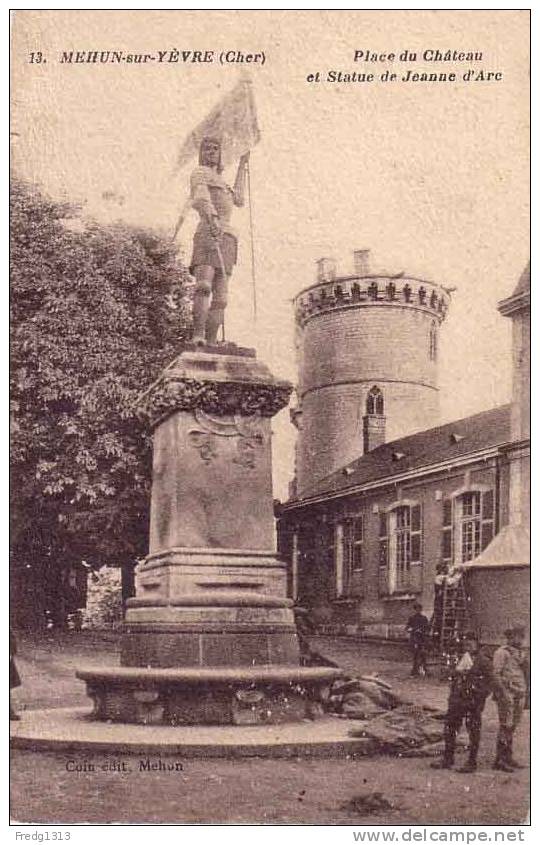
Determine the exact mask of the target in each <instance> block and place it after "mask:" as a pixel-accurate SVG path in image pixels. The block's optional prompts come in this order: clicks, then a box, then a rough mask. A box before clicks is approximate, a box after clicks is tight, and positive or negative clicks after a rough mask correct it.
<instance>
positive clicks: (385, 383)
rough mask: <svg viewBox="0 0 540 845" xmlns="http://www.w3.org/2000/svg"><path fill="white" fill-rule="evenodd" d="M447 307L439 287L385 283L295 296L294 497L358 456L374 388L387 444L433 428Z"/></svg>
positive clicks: (343, 283)
mask: <svg viewBox="0 0 540 845" xmlns="http://www.w3.org/2000/svg"><path fill="white" fill-rule="evenodd" d="M375 288H376V290H375ZM336 290H337V291H339V295H336ZM448 300H449V297H448V295H447V294H446V293H445V292H444V291H443V289H442V288H440V287H439V286H436V285H432V284H430V283H428V282H422V281H420V280H416V279H402V280H400V282H399V285H398V284H396V283H394V282H393V281H392V280H391V279H389V278H386V277H385V278H382V277H377V278H375V277H369V278H364V279H337V280H336V281H335V283H333V284H325V285H321V284H317V285H314V286H313V287H312V288H309V289H308V290H307V291H304V292H302V293H301V294H299V296H298V297H297V300H296V321H297V327H298V341H297V342H298V346H299V355H298V361H299V365H300V370H299V381H298V397H299V405H300V409H301V412H302V414H301V424H300V428H299V435H298V447H297V490H298V493H299V494H302V492H303V491H305V490H308V489H309V488H310V487H311V486H312V485H313V484H314V483H315V482H317V481H318V480H319V479H321V478H324V477H325V476H327V475H329V474H330V473H332V472H334V471H335V470H336V469H339V468H341V467H343V466H344V465H346V464H347V463H348V462H350V461H352V460H354V459H355V458H358V457H359V456H360V455H361V454H362V453H363V436H362V418H363V416H364V414H365V407H366V398H367V394H368V392H369V390H370V389H371V388H372V387H373V386H374V385H376V386H377V387H378V388H379V389H380V390H382V392H383V396H384V415H385V417H386V440H387V441H389V440H394V439H396V438H398V437H401V436H404V435H407V434H413V433H414V432H416V431H420V430H423V429H425V428H429V427H431V426H434V425H436V424H437V422H438V416H439V397H438V376H437V344H438V331H439V326H440V323H441V321H442V320H443V319H444V316H445V314H446V311H447V308H448Z"/></svg>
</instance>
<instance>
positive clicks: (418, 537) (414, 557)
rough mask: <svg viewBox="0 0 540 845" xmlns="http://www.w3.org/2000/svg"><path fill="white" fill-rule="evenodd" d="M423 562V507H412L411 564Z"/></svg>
mask: <svg viewBox="0 0 540 845" xmlns="http://www.w3.org/2000/svg"><path fill="white" fill-rule="evenodd" d="M421 560H422V505H413V506H412V507H411V563H419V562H420V561H421Z"/></svg>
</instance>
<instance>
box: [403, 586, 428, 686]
mask: <svg viewBox="0 0 540 845" xmlns="http://www.w3.org/2000/svg"><path fill="white" fill-rule="evenodd" d="M413 610H414V613H413V615H412V616H410V617H409V621H408V622H407V633H408V634H409V639H410V643H411V651H412V657H413V665H412V671H411V676H412V677H413V678H415V677H418V675H419V674H420V672H422V673H423V674H424V675H427V674H428V671H427V650H428V644H429V620H428V618H427V616H424V614H423V613H422V605H421V604H418V603H416V604H414V605H413Z"/></svg>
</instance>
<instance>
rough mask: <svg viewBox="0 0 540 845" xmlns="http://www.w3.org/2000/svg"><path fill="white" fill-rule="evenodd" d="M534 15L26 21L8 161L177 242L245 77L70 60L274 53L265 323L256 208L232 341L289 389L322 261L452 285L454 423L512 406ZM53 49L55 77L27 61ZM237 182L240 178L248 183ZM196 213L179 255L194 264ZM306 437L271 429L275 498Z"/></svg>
mask: <svg viewBox="0 0 540 845" xmlns="http://www.w3.org/2000/svg"><path fill="white" fill-rule="evenodd" d="M528 27H529V16H528V13H527V11H521V12H519V11H489V12H488V11H448V12H442V11H409V12H406V11H401V12H398V11H379V12H363V11H356V12H352V11H346V12H324V11H316V12H292V11H288V12H275V11H273V12H244V11H236V12H209V11H200V12H184V11H178V12H172V11H116V12H113V11H71V12H69V11H54V12H51V11H48V12H46V11H41V12H40V11H35V12H32V11H25V12H20V11H18V12H15V15H14V23H13V41H12V124H13V125H12V129H13V131H14V132H15V133H16V134H15V135H14V136H13V159H12V160H13V164H14V166H15V168H16V169H17V170H18V171H19V172H20V173H22V175H23V176H25V177H26V178H28V179H30V180H32V181H34V182H36V183H38V184H39V185H40V186H41V187H42V188H43V189H44V190H45V191H46V192H47V193H49V194H51V195H52V196H54V197H58V198H60V197H61V198H65V199H68V200H70V201H75V202H81V203H83V204H84V214H85V215H87V216H90V217H95V218H97V219H98V220H101V221H112V220H115V219H122V220H125V221H126V222H129V223H136V224H144V225H149V226H153V227H156V228H157V229H160V230H162V231H164V232H166V233H172V230H173V228H174V224H175V221H176V218H177V216H178V213H179V210H180V208H181V206H182V205H183V203H184V200H185V197H186V192H187V184H188V178H189V167H188V168H186V169H184V170H183V171H181V172H180V173H175V172H174V170H175V167H174V165H175V158H176V155H177V153H178V150H179V148H180V146H181V144H182V142H183V140H184V138H185V137H186V135H187V134H188V132H189V131H190V130H191V129H192V128H194V126H195V125H196V124H197V123H198V122H199V121H200V120H202V119H203V118H204V117H205V115H206V114H207V113H208V111H209V110H210V109H211V108H212V106H213V105H215V103H216V102H218V101H219V99H220V97H221V96H223V94H225V93H226V92H228V91H229V90H230V89H231V88H232V87H233V86H234V85H235V84H236V82H237V81H238V78H239V75H240V73H241V72H242V69H243V68H244V69H245V66H243V65H242V64H239V63H235V64H230V65H225V66H222V65H221V64H219V62H215V63H207V64H194V63H188V64H184V63H180V62H179V63H168V62H165V63H158V64H156V63H150V64H148V63H147V64H144V65H131V64H130V65H128V64H123V65H107V64H106V65H94V64H77V65H70V64H61V63H60V62H59V58H60V55H61V53H62V51H69V50H79V51H82V50H124V51H127V52H130V53H136V52H141V53H146V54H151V53H154V52H155V53H157V51H158V50H162V51H164V50H172V49H177V50H187V51H193V50H213V51H215V53H216V54H219V53H220V51H222V50H237V51H243V52H251V53H256V52H261V51H263V52H264V54H265V63H264V65H260V64H258V65H250V73H251V79H252V82H253V86H254V91H255V98H256V103H257V110H258V115H259V123H260V128H261V136H262V137H261V141H260V143H259V144H258V146H257V147H256V148H255V149H254V150H253V151H252V154H251V163H250V169H251V192H252V215H253V234H254V247H255V264H256V284H257V305H258V314H257V322H256V323H255V322H254V319H253V310H252V280H251V256H250V248H249V232H250V227H249V211H248V208H244V209H239V210H237V211H236V216H235V219H234V224H235V226H236V228H237V230H238V232H239V237H240V254H239V263H238V265H237V267H236V268H235V272H234V275H233V278H232V283H231V298H230V305H229V308H228V310H227V317H226V323H227V336H228V338H229V339H231V340H234V341H235V342H236V343H238V344H240V345H245V346H256V348H257V353H258V356H259V357H260V358H261V359H262V360H263V361H265V363H267V364H268V365H269V366H270V368H271V369H272V370H273V372H274V373H275V374H276V375H278V376H280V377H284V378H288V379H289V380H291V381H292V382H293V383H294V382H295V381H296V369H295V359H294V348H293V332H294V320H293V311H292V302H291V300H292V298H293V297H294V296H295V294H296V293H297V292H298V291H299V290H300V289H302V288H304V287H306V286H307V285H309V284H311V283H312V282H314V281H315V261H316V260H317V259H318V258H320V257H321V256H332V257H335V259H336V260H337V263H338V272H342V273H344V274H346V273H349V272H351V271H352V251H353V249H361V248H366V249H370V250H371V267H372V269H373V271H374V272H377V273H384V272H389V273H398V272H400V271H405V272H406V273H407V274H411V275H414V276H417V277H420V278H425V279H428V280H432V281H434V282H438V283H441V284H444V285H446V286H448V287H455V288H456V291H455V292H454V293H453V297H452V304H451V307H450V312H449V315H448V318H447V320H446V322H445V323H444V325H443V329H442V332H441V341H440V356H439V368H440V389H441V422H445V421H449V420H451V419H458V418H460V417H463V416H467V415H469V414H473V413H476V412H478V411H481V410H484V409H486V408H490V407H493V406H494V405H498V404H503V403H505V402H507V401H509V398H510V376H511V361H510V329H511V325H510V321H509V320H506V319H504V318H503V317H501V316H500V315H499V314H498V312H497V302H498V301H499V300H500V299H502V298H504V297H506V296H508V295H509V294H510V293H511V292H512V290H513V288H514V286H515V284H516V282H517V279H518V277H519V275H520V274H521V272H522V270H523V268H524V266H525V264H526V262H527V260H528V258H529V249H530V246H529V124H528V119H529V93H528V92H529V77H528V66H529V56H528V48H529V32H528ZM405 49H407V50H409V51H417V52H418V53H419V54H421V53H422V51H423V50H427V49H432V50H435V49H439V50H441V51H443V52H444V51H446V50H457V51H468V50H471V51H481V52H482V53H483V60H482V62H481V63H478V64H476V65H471V64H468V63H466V62H464V63H460V62H443V63H427V62H424V61H421V60H420V61H418V62H416V63H400V62H399V61H394V62H393V63H381V62H364V61H360V62H354V60H353V57H354V52H355V50H362V51H364V53H365V52H366V51H367V50H369V51H371V53H381V52H390V51H394V52H395V53H396V54H397V55H398V56H399V54H400V53H401V52H402V51H403V50H405ZM38 50H39V51H41V53H42V54H43V56H44V57H45V58H46V59H47V61H46V62H45V63H40V64H36V63H30V62H29V61H28V57H29V54H30V53H31V52H36V51H38ZM469 68H476V69H477V70H480V69H483V70H484V71H496V72H500V73H502V79H501V80H498V81H489V82H488V81H483V82H482V81H478V82H467V83H465V82H462V81H459V82H457V83H442V82H441V83H421V82H418V83H404V82H403V83H402V82H394V83H389V82H387V83H383V82H380V81H378V80H377V81H375V82H374V83H371V84H366V83H350V84H345V83H329V82H321V83H313V82H311V83H310V82H307V76H308V75H309V74H312V73H315V72H316V71H320V72H321V74H322V76H323V78H324V76H325V74H326V71H328V70H331V69H333V70H342V71H344V72H349V73H350V72H352V71H357V72H372V73H374V74H376V75H379V74H381V73H382V72H384V71H385V70H390V71H392V72H396V73H397V75H398V77H400V76H401V75H402V74H403V73H404V72H405V71H406V70H407V69H410V70H413V71H423V70H424V71H426V70H427V71H429V72H444V71H446V72H450V71H452V70H453V71H456V72H457V73H458V74H460V75H461V74H462V73H463V72H464V71H466V70H467V69H469ZM225 175H226V177H229V178H230V179H231V180H232V179H233V178H234V168H233V171H232V172H231V173H229V172H228V173H226V174H225ZM195 225H196V215H195V213H194V212H192V214H191V215H190V217H189V218H188V220H187V221H186V224H185V226H184V227H183V229H182V230H181V232H180V236H179V241H180V244H181V246H182V248H183V249H184V251H185V255H186V257H187V258H189V253H190V246H191V236H192V233H193V229H194V227H195ZM294 437H295V431H294V429H293V427H292V426H291V424H290V422H289V417H288V412H287V411H283V412H281V413H280V414H279V415H278V417H277V418H276V419H275V424H274V487H275V495H276V497H279V498H281V499H284V498H286V496H287V483H288V481H289V479H290V477H291V474H292V468H293V445H294Z"/></svg>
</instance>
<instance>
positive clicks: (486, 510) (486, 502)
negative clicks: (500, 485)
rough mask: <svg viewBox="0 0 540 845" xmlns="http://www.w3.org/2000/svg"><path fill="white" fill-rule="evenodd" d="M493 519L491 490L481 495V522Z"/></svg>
mask: <svg viewBox="0 0 540 845" xmlns="http://www.w3.org/2000/svg"><path fill="white" fill-rule="evenodd" d="M485 519H491V520H492V519H493V490H486V492H485V493H483V494H482V520H485Z"/></svg>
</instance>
